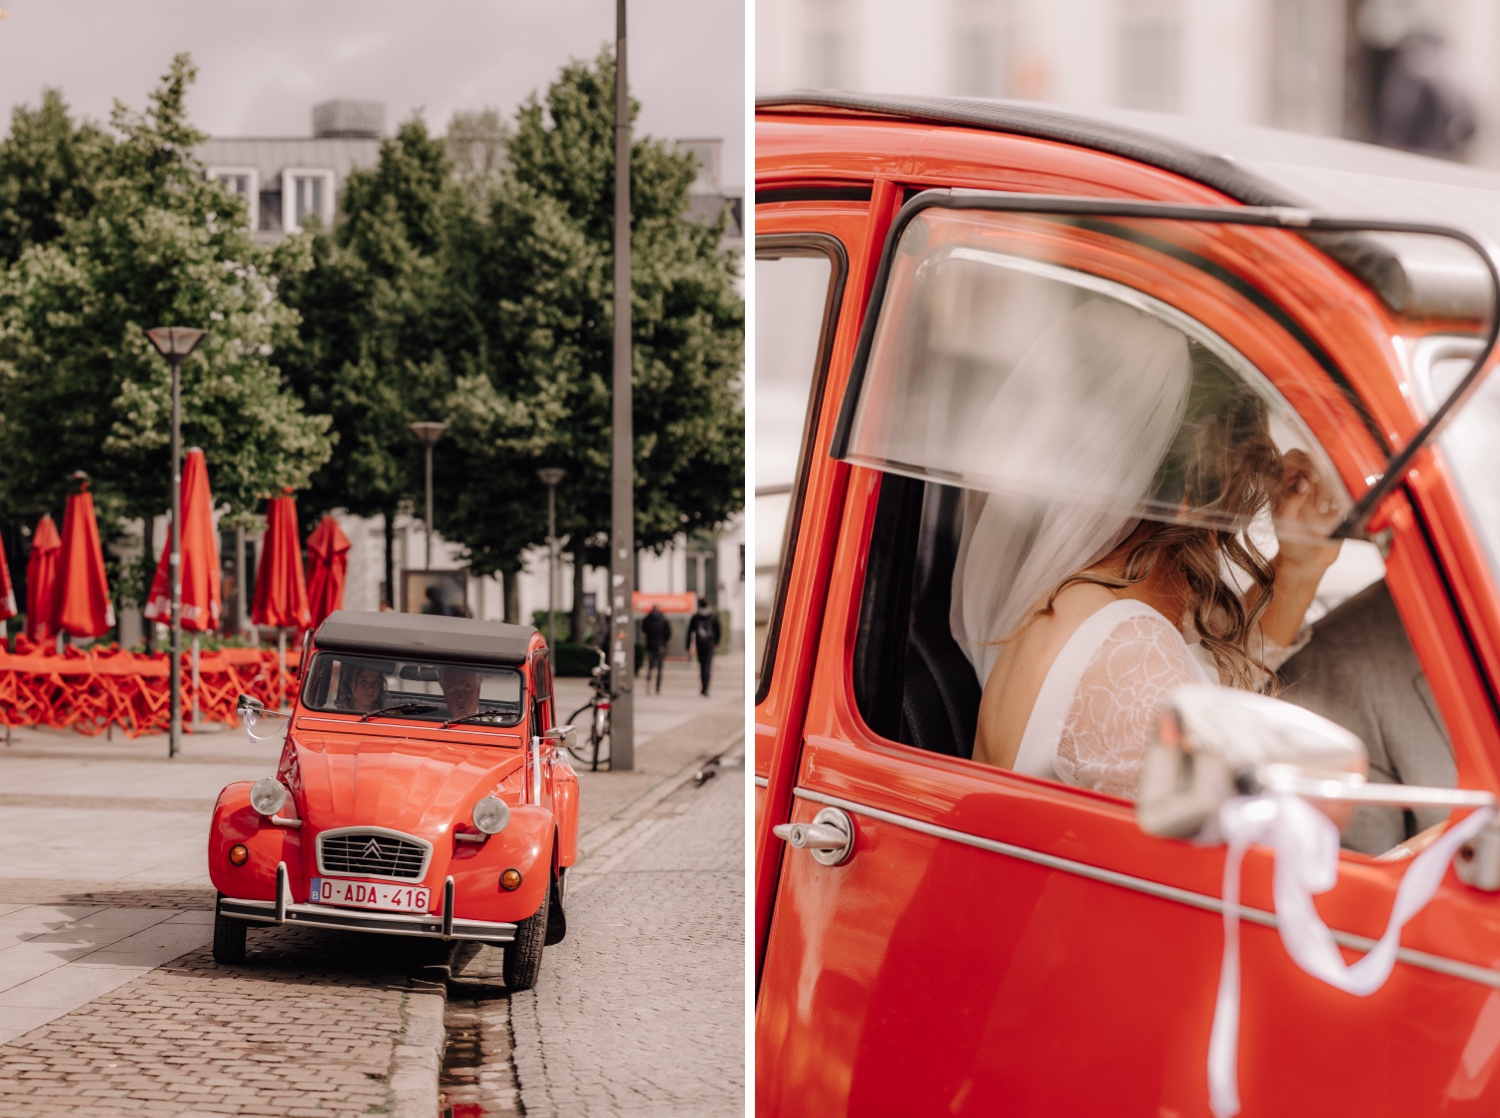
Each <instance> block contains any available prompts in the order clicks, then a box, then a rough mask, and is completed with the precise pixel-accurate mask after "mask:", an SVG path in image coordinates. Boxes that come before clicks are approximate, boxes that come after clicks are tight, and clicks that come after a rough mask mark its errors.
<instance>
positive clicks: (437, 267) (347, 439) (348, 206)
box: [282, 119, 482, 584]
mask: <svg viewBox="0 0 1500 1118" xmlns="http://www.w3.org/2000/svg"><path fill="white" fill-rule="evenodd" d="M340 209H341V214H340V220H339V223H338V224H337V226H336V227H335V228H334V229H333V230H330V231H323V230H318V231H315V232H314V233H313V234H312V235H311V236H310V237H309V238H308V239H307V251H308V253H309V254H310V257H311V260H312V267H311V268H306V269H304V268H300V267H296V266H293V267H292V268H291V270H290V272H289V274H288V275H287V276H286V282H285V283H284V285H283V288H282V294H283V297H284V299H285V300H286V302H287V303H288V304H289V305H290V306H291V307H293V308H294V309H295V310H296V311H297V312H298V313H299V315H300V316H301V319H302V324H301V328H300V329H299V331H298V335H297V338H296V340H295V341H294V342H293V343H292V344H291V346H290V347H289V349H288V351H287V352H286V355H285V357H284V361H283V364H284V367H285V369H286V373H287V378H288V381H289V383H290V384H291V385H292V386H293V387H294V388H295V389H296V390H297V391H298V392H299V393H300V394H301V396H302V397H303V399H305V400H306V401H307V404H308V406H309V407H311V408H314V409H316V410H317V411H320V412H325V413H327V414H328V415H329V416H331V417H332V419H333V424H334V431H335V434H336V436H337V443H336V445H335V447H334V449H333V453H332V455H331V457H330V458H329V460H328V461H327V463H326V464H325V465H324V466H323V467H322V468H321V469H319V470H318V471H317V473H316V474H314V476H313V478H312V481H311V485H310V487H309V490H308V492H307V494H306V497H305V499H304V501H303V507H304V510H305V512H307V513H309V514H313V513H316V512H318V511H321V510H324V509H334V508H342V509H346V510H347V511H349V512H351V513H354V514H355V515H358V516H384V518H385V523H386V541H387V545H386V572H387V582H388V584H389V583H391V582H393V581H394V571H393V570H392V566H393V563H392V548H391V544H392V536H393V524H394V520H395V517H396V515H397V513H398V511H399V509H400V507H401V506H402V505H403V503H407V502H410V501H411V500H412V499H413V498H414V497H415V496H416V495H417V494H418V493H420V492H421V489H422V455H421V451H420V449H419V448H418V446H417V444H416V443H415V442H414V440H413V438H412V435H411V432H410V430H409V429H408V425H409V424H410V423H412V422H413V421H416V420H427V419H440V418H442V416H441V412H442V410H443V403H444V401H445V400H446V399H447V397H448V395H449V394H450V393H451V391H452V388H453V383H454V380H453V373H452V361H453V360H454V359H460V358H461V355H464V354H468V353H469V352H470V351H471V350H472V349H473V347H474V345H475V344H476V341H480V342H482V339H479V338H478V337H477V333H476V331H475V330H474V329H473V328H472V327H471V326H469V325H468V324H467V322H466V315H465V313H464V311H463V308H462V301H461V300H455V298H454V297H453V293H452V279H451V275H450V271H449V266H448V261H449V259H450V255H451V254H450V251H449V246H450V243H451V240H452V237H453V235H454V231H455V230H456V229H461V228H463V227H464V225H465V222H466V218H467V215H468V214H469V213H470V211H471V210H472V205H471V203H470V201H469V198H468V195H467V194H466V193H465V191H464V190H463V189H462V187H461V186H460V184H459V182H458V180H457V179H455V177H454V175H453V168H452V165H451V164H450V163H449V161H448V156H447V151H446V148H445V145H444V142H443V141H442V140H441V139H439V138H435V137H432V136H430V135H429V134H428V132H427V129H426V126H425V125H424V124H423V123H422V122H421V121H420V120H418V119H413V120H410V121H407V122H405V123H404V124H402V125H401V127H400V128H399V129H398V130H397V133H396V135H395V136H394V137H393V138H391V139H389V140H387V141H385V142H384V143H383V144H382V145H381V151H380V158H379V161H378V162H377V164H376V165H375V166H374V167H373V168H370V169H368V170H356V171H353V172H351V173H350V175H349V179H348V182H347V185H346V187H345V191H344V195H343V198H342V199H341V204H340ZM470 223H471V222H470ZM464 359H466V358H464ZM305 519H306V521H307V523H309V524H310V523H312V522H313V516H312V515H308V516H306V517H305Z"/></svg>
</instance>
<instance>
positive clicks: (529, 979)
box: [502, 873, 552, 991]
mask: <svg viewBox="0 0 1500 1118" xmlns="http://www.w3.org/2000/svg"><path fill="white" fill-rule="evenodd" d="M551 908H552V875H551V874H550V873H549V874H547V895H546V896H544V897H543V898H542V904H541V907H540V908H538V909H537V910H536V912H534V913H532V914H531V915H530V916H528V917H527V918H526V919H525V920H522V921H521V923H520V924H519V925H518V926H517V927H516V938H515V939H514V940H512V941H511V942H510V943H507V944H506V945H505V965H504V967H503V969H502V973H503V975H504V976H505V985H506V987H507V988H508V989H510V990H512V991H515V990H530V989H531V988H532V987H533V986H535V985H536V980H537V976H538V975H539V974H541V971H542V948H543V947H544V946H545V945H546V942H547V914H548V912H549V911H550V910H551Z"/></svg>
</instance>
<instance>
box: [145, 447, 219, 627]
mask: <svg viewBox="0 0 1500 1118" xmlns="http://www.w3.org/2000/svg"><path fill="white" fill-rule="evenodd" d="M170 551H171V540H170V539H169V540H168V541H167V545H166V546H165V547H163V548H162V549H161V562H159V563H158V564H157V565H156V577H155V578H154V579H153V580H152V581H151V597H150V598H149V599H147V601H146V608H145V610H143V611H142V612H143V613H145V615H146V616H147V617H148V618H150V619H152V620H155V621H166V622H170V621H171V620H172V584H171V573H172V568H171V554H170ZM219 578H220V571H219V537H218V534H217V533H216V532H215V531H214V512H213V497H212V495H211V494H210V492H209V486H208V463H207V461H205V459H204V457H203V451H201V450H199V449H198V448H197V447H191V448H189V449H188V452H187V461H185V462H184V463H183V466H182V627H183V628H184V629H187V630H190V631H192V632H197V633H206V632H208V631H209V630H210V629H217V628H218V627H219V612H220V604H219V603H220V594H219Z"/></svg>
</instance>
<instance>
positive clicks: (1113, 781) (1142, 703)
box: [1014, 598, 1219, 797]
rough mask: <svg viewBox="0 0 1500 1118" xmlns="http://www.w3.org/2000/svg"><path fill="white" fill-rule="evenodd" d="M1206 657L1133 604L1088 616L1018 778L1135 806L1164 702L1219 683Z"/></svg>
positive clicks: (1037, 710)
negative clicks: (1187, 686)
mask: <svg viewBox="0 0 1500 1118" xmlns="http://www.w3.org/2000/svg"><path fill="white" fill-rule="evenodd" d="M1202 652H1203V650H1202V649H1201V648H1200V647H1199V646H1196V645H1195V646H1192V647H1189V645H1188V643H1187V641H1186V640H1185V639H1184V638H1183V635H1182V633H1181V632H1179V631H1178V629H1177V627H1176V626H1174V625H1173V624H1172V623H1171V622H1170V621H1168V620H1167V619H1166V618H1165V617H1163V616H1162V615H1161V614H1160V613H1158V612H1157V611H1156V610H1154V609H1152V608H1151V607H1150V606H1148V605H1147V604H1146V603H1145V602H1142V601H1138V600H1136V599H1134V598H1122V599H1120V600H1119V601H1115V602H1111V603H1110V604H1109V605H1107V606H1104V607H1103V608H1102V609H1099V610H1097V611H1095V612H1094V613H1092V614H1090V615H1089V616H1088V617H1087V618H1086V619H1085V620H1084V622H1083V624H1082V625H1080V626H1078V628H1077V629H1076V630H1074V632H1073V635H1072V636H1070V637H1069V638H1068V640H1067V643H1065V644H1064V645H1063V646H1062V649H1061V650H1060V651H1059V652H1058V654H1057V659H1055V660H1054V661H1053V662H1052V666H1051V667H1050V668H1049V669H1047V675H1046V678H1045V679H1043V680H1042V687H1041V690H1040V691H1038V692H1037V696H1036V702H1035V703H1034V704H1032V707H1031V717H1030V718H1029V719H1027V722H1026V730H1025V732H1024V733H1023V734H1022V735H1021V746H1020V749H1019V750H1017V752H1016V762H1015V766H1014V768H1015V771H1016V772H1020V773H1026V774H1027V775H1028V776H1039V777H1043V778H1044V779H1047V780H1060V781H1062V782H1064V783H1065V784H1072V785H1075V786H1077V787H1080V788H1092V789H1094V790H1095V791H1097V792H1105V793H1108V794H1109V795H1112V796H1125V797H1134V795H1135V786H1136V781H1137V780H1138V779H1139V777H1140V772H1141V758H1142V756H1143V755H1144V753H1145V750H1146V744H1147V743H1148V742H1149V741H1151V740H1152V738H1153V737H1154V736H1155V733H1156V720H1157V717H1158V716H1159V714H1160V712H1161V707H1162V703H1163V702H1165V700H1166V698H1167V696H1168V695H1169V694H1170V693H1171V692H1172V691H1173V689H1174V688H1177V687H1179V686H1181V685H1182V684H1184V683H1217V682H1218V681H1219V679H1218V674H1217V672H1215V671H1213V669H1212V668H1211V667H1205V665H1204V663H1203V662H1202V661H1201V660H1200V658H1199V653H1202ZM1204 655H1206V653H1204Z"/></svg>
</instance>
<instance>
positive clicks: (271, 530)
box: [250, 493, 312, 629]
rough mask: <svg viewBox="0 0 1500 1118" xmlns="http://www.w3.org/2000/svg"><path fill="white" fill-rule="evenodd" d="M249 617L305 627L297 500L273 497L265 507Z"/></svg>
mask: <svg viewBox="0 0 1500 1118" xmlns="http://www.w3.org/2000/svg"><path fill="white" fill-rule="evenodd" d="M250 620H251V621H253V622H254V623H255V624H256V625H265V626H268V627H270V628H276V629H307V628H309V627H311V625H312V616H311V614H310V613H309V611H308V608H307V582H306V580H305V579H304V578H303V577H302V546H301V543H300V540H299V537H298V535H297V502H296V501H294V500H292V497H291V494H289V493H288V494H287V495H285V496H282V497H277V498H276V499H275V500H273V501H272V502H271V505H270V507H269V508H267V509H266V535H265V539H263V540H262V541H261V545H260V568H259V569H258V570H257V571H256V573H255V604H254V605H253V606H251V608H250Z"/></svg>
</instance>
